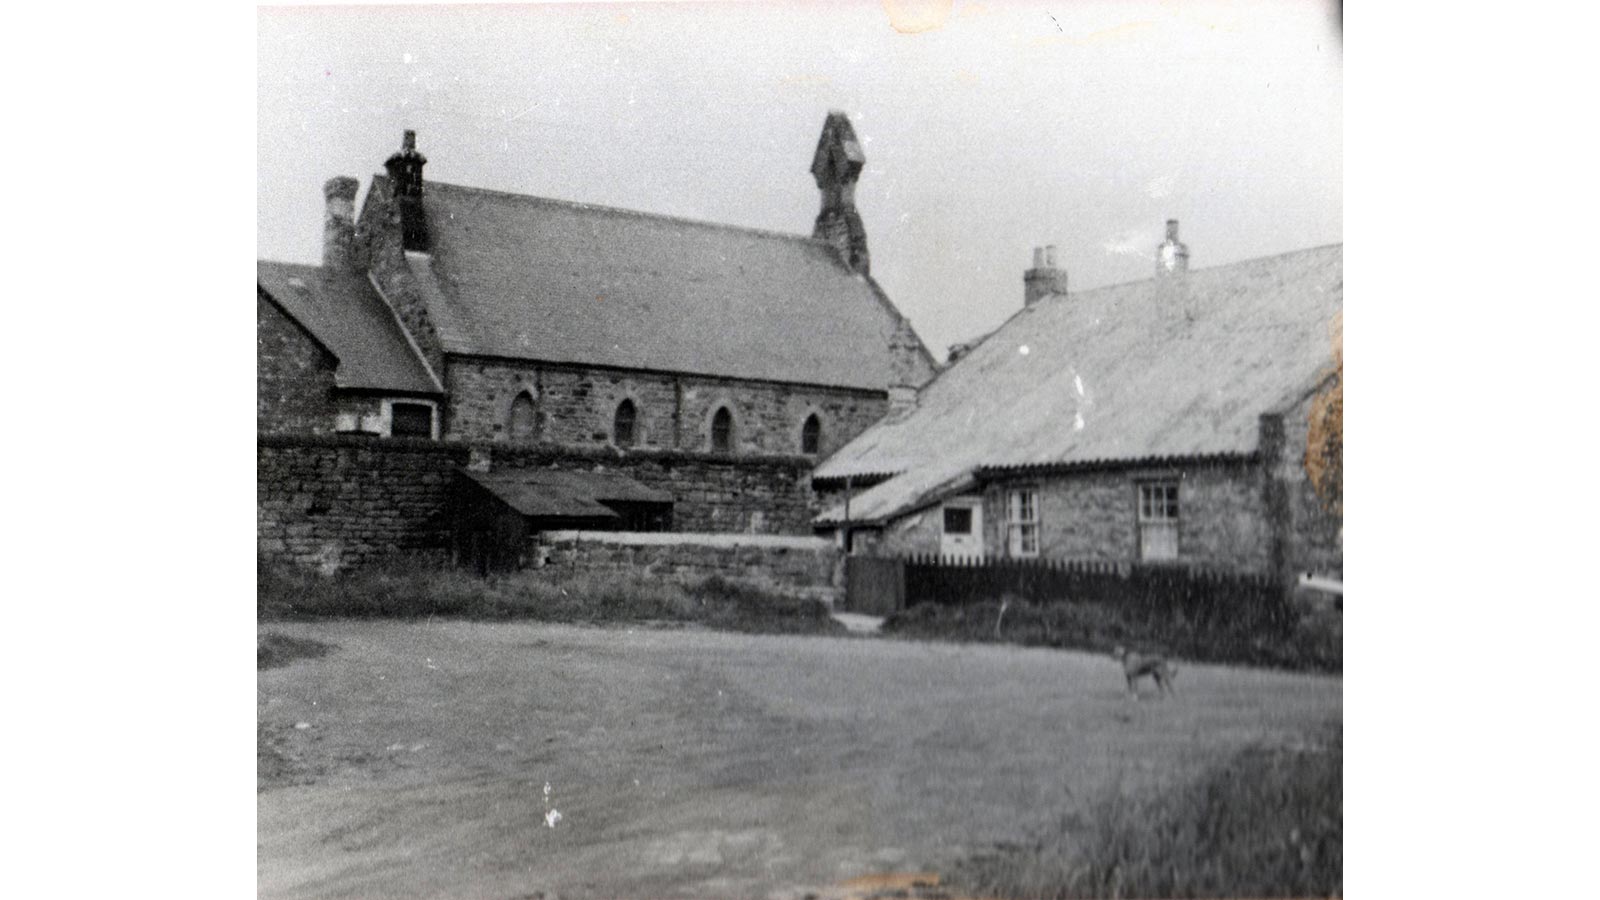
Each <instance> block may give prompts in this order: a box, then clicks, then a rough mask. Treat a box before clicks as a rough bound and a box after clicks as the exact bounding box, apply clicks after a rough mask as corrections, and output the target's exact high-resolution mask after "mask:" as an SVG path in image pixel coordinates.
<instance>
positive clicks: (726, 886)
mask: <svg viewBox="0 0 1600 900" xmlns="http://www.w3.org/2000/svg"><path fill="white" fill-rule="evenodd" d="M266 630H270V631H274V632H278V633H286V634H291V635H295V636H298V637H305V638H313V639H317V640H321V641H325V642H331V643H333V644H336V645H338V648H337V649H336V650H334V651H333V652H332V653H330V654H328V655H327V656H325V657H322V658H320V659H307V660H300V661H297V662H295V663H293V664H292V665H290V666H288V667H286V668H282V669H270V670H264V671H262V672H260V673H259V679H258V690H259V697H258V706H259V717H260V721H261V726H260V727H261V736H262V740H263V745H264V746H266V747H268V748H269V750H268V752H266V753H265V754H264V759H263V763H262V768H261V771H262V772H263V779H264V782H263V783H264V787H263V789H262V790H261V792H260V793H259V795H258V870H259V888H260V896H261V897H263V898H280V897H281V898H291V897H292V898H335V897H338V898H355V897H390V898H420V897H484V898H498V900H507V898H524V897H537V896H540V895H541V892H543V895H544V896H547V897H553V896H559V897H562V898H574V897H612V896H627V897H793V898H799V897H802V896H804V895H805V894H806V893H808V892H816V891H820V890H822V889H823V888H825V887H826V886H828V885H837V884H838V883H839V882H841V881H842V880H845V879H849V878H853V877H856V876H861V875H864V874H871V873H875V872H891V871H898V872H905V871H923V870H933V871H938V870H941V869H944V868H946V867H948V866H949V865H950V863H951V862H952V861H954V860H955V859H958V858H960V857H962V856H964V855H966V854H967V853H968V852H970V851H977V850H981V849H983V848H984V847H986V846H989V845H992V844H994V843H996V842H1004V841H1017V840H1022V839H1025V838H1026V837H1027V836H1028V834H1029V831H1030V829H1032V828H1034V827H1036V826H1039V825H1041V824H1042V823H1045V822H1048V821H1052V820H1054V819H1055V818H1057V817H1059V816H1060V815H1062V814H1063V813H1066V812H1069V811H1071V810H1073V809H1076V808H1081V805H1082V804H1084V803H1085V802H1088V801H1090V800H1092V799H1094V798H1095V797H1097V796H1099V795H1101V794H1102V793H1104V792H1106V791H1110V790H1114V789H1116V788H1117V787H1118V785H1121V786H1123V787H1126V788H1135V787H1139V786H1141V785H1145V784H1148V783H1151V782H1152V781H1156V780H1160V779H1163V778H1168V777H1173V776H1178V775H1182V774H1184V773H1187V772H1190V771H1193V770H1194V769H1195V768H1197V767H1199V766H1201V765H1204V764H1205V763H1206V762H1208V761H1209V760H1212V759H1217V758H1220V757H1222V756H1225V755H1227V754H1228V753H1230V752H1232V751H1233V750H1235V749H1237V748H1239V747H1241V746H1243V745H1245V744H1247V743H1251V742H1255V741H1290V740H1294V739H1295V738H1296V736H1297V735H1299V734H1300V733H1302V732H1304V731H1305V730H1307V729H1309V728H1313V727H1316V726H1317V725H1320V724H1322V723H1325V722H1328V721H1338V720H1339V718H1340V715H1341V713H1340V708H1341V707H1340V703H1341V683H1340V681H1339V680H1338V679H1334V678H1320V677H1310V676H1296V675H1288V674H1281V673H1269V672H1259V671H1247V670H1237V669H1223V668H1216V667H1203V666H1193V665H1185V666H1182V669H1183V670H1182V671H1181V672H1180V674H1179V676H1178V689H1179V691H1180V693H1179V696H1178V697H1177V698H1175V699H1171V700H1166V701H1156V700H1154V699H1151V700H1148V701H1146V702H1142V703H1130V702H1128V701H1127V700H1126V699H1125V697H1124V693H1123V684H1122V679H1121V674H1120V670H1119V668H1118V667H1117V665H1116V664H1115V663H1114V662H1113V661H1111V660H1109V659H1107V658H1100V657H1094V656H1088V655H1084V654H1077V653H1068V652H1061V651H1051V650H1023V649H1015V648H1008V647H996V646H958V645H940V644H915V643H905V642H898V641H890V640H883V639H878V638H866V637H850V638H831V637H830V638H820V637H768V636H751V635H739V634H728V633H720V632H707V631H685V630H665V629H649V628H633V629H628V628H581V627H571V626H556V625H540V624H523V623H517V624H489V623H466V622H432V623H396V622H329V623H292V624H284V623H277V624H273V625H272V626H270V628H268V629H266ZM297 725H298V726H301V727H296V726H297ZM557 814H559V815H557Z"/></svg>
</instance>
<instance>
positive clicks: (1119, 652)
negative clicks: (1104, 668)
mask: <svg viewBox="0 0 1600 900" xmlns="http://www.w3.org/2000/svg"><path fill="white" fill-rule="evenodd" d="M1111 655H1112V656H1114V657H1116V658H1117V659H1118V660H1120V661H1121V662H1122V674H1123V676H1124V677H1126V678H1127V679H1128V693H1129V694H1130V695H1132V697H1133V699H1135V700H1137V699H1139V679H1140V678H1143V677H1144V676H1146V675H1149V676H1150V677H1151V678H1152V679H1154V680H1155V683H1156V693H1157V694H1174V695H1176V693H1177V691H1176V690H1174V689H1173V687H1172V680H1173V678H1175V677H1176V676H1177V674H1178V667H1177V666H1174V665H1173V664H1171V663H1169V662H1167V660H1166V657H1164V656H1154V655H1150V654H1145V653H1134V652H1133V651H1131V650H1127V649H1125V648H1123V647H1118V648H1117V649H1115V650H1113V651H1111Z"/></svg>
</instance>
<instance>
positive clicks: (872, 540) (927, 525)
mask: <svg viewBox="0 0 1600 900" xmlns="http://www.w3.org/2000/svg"><path fill="white" fill-rule="evenodd" d="M943 535H944V512H943V507H941V506H939V505H937V504H936V505H934V506H931V507H929V508H927V509H924V510H922V511H920V512H914V513H912V514H911V515H909V516H902V517H900V518H898V519H895V520H894V521H892V522H889V523H887V524H886V525H884V526H883V527H882V528H863V529H858V530H856V531H854V532H853V535H852V537H851V541H850V546H851V550H852V552H854V553H856V554H857V555H860V556H896V557H902V556H925V555H927V554H930V553H938V552H939V543H940V539H941V538H942V537H943Z"/></svg>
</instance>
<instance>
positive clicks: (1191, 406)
mask: <svg viewBox="0 0 1600 900" xmlns="http://www.w3.org/2000/svg"><path fill="white" fill-rule="evenodd" d="M1342 260H1343V253H1342V247H1341V246H1338V245H1334V246H1327V247H1319V248H1315V249H1310V250H1304V251H1300V252H1296V253H1287V254H1284V255H1281V256H1273V257H1268V258H1263V259H1252V260H1248V261H1245V262H1240V263H1235V264H1232V265H1225V266H1218V267H1215V268H1210V269H1203V270H1197V271H1189V269H1188V249H1187V248H1186V247H1184V246H1183V244H1182V243H1181V242H1179V241H1178V240H1177V223H1176V222H1171V223H1169V230H1168V239H1167V242H1166V243H1165V244H1163V245H1162V247H1161V249H1160V251H1159V253H1158V262H1157V272H1156V275H1155V277H1153V278H1151V279H1149V280H1145V281H1139V282H1134V283H1129V284H1121V285H1116V286H1112V287H1106V288H1100V289H1097V290H1090V291H1081V292H1069V291H1068V290H1067V289H1066V281H1067V278H1066V272H1065V271H1064V270H1062V269H1060V268H1058V267H1057V266H1056V265H1055V260H1054V250H1053V248H1050V249H1048V250H1047V249H1044V248H1041V250H1039V251H1036V253H1035V259H1034V267H1033V268H1032V269H1030V270H1029V271H1028V272H1027V273H1026V274H1025V276H1024V285H1025V306H1024V308H1023V309H1022V310H1020V311H1019V312H1018V313H1017V314H1016V315H1014V316H1013V317H1012V318H1011V319H1010V320H1008V321H1007V322H1006V323H1005V324H1004V325H1002V326H1001V327H1000V328H999V329H997V330H996V331H994V332H993V333H991V334H989V335H987V336H985V337H984V338H983V339H981V340H980V341H978V342H976V343H975V344H973V345H968V346H966V347H964V348H962V352H961V353H960V354H959V357H958V358H957V359H955V360H954V361H953V363H952V365H951V366H950V367H949V368H948V369H946V370H945V371H944V372H942V373H941V374H940V375H939V376H938V377H937V378H936V379H934V380H933V381H932V382H931V383H930V384H928V385H926V386H925V387H923V388H922V389H921V390H920V391H919V392H917V395H916V397H915V402H914V405H913V406H912V408H910V409H909V410H908V411H906V412H904V413H903V414H900V415H893V416H890V417H889V418H887V419H885V420H884V421H882V422H879V423H877V424H876V425H874V426H872V427H871V428H869V429H867V430H866V431H865V432H863V433H862V434H861V435H860V436H858V437H857V438H856V439H855V440H853V441H851V442H850V443H848V444H847V445H845V446H844V447H843V448H841V449H840V450H839V451H838V452H836V453H834V454H833V455H831V456H830V457H829V458H828V459H827V460H826V461H824V462H823V463H822V464H821V465H820V466H818V467H817V469H816V470H815V472H814V474H813V484H814V485H815V486H816V488H817V489H818V490H819V491H821V492H824V493H825V494H826V495H827V496H828V497H830V499H831V502H830V504H829V508H827V509H826V510H825V511H824V512H823V513H822V514H821V515H819V516H818V517H817V519H816V520H815V524H816V525H817V528H818V530H819V531H820V532H827V533H832V534H835V535H837V536H838V538H839V540H840V541H841V542H842V543H844V544H845V545H846V546H847V547H849V548H850V549H851V550H852V552H855V553H858V554H870V555H908V554H929V555H931V554H942V555H945V556H954V557H1006V558H1014V559H1033V558H1037V559H1048V560H1064V561H1084V560H1099V561H1115V562H1120V563H1134V562H1145V563H1165V564H1181V565H1190V566H1202V567H1207V568H1214V569H1225V570H1232V571H1245V572H1258V573H1270V574H1273V575H1277V576H1279V577H1282V578H1288V577H1289V576H1291V575H1292V574H1294V573H1299V572H1306V571H1318V572H1332V573H1338V572H1340V570H1341V569H1342V565H1343V563H1342V553H1343V551H1342V543H1341V538H1340V531H1339V519H1338V516H1337V515H1336V514H1335V512H1334V511H1333V510H1332V509H1330V507H1329V504H1326V503H1324V502H1323V500H1322V498H1319V496H1318V495H1317V492H1316V490H1315V489H1314V488H1313V485H1312V481H1311V479H1310V478H1309V477H1308V475H1307V471H1306V465H1305V461H1306V458H1307V448H1308V443H1309V442H1310V432H1311V419H1312V416H1313V410H1314V409H1315V408H1316V407H1317V404H1318V399H1319V397H1320V396H1321V395H1322V394H1323V393H1324V392H1326V391H1328V390H1330V389H1331V388H1332V386H1333V384H1334V383H1335V380H1336V378H1337V377H1338V375H1337V370H1336V368H1335V354H1336V345H1337V342H1338V340H1339V333H1338V328H1339V322H1340V317H1341V311H1342V305H1343V268H1342V265H1343V263H1342Z"/></svg>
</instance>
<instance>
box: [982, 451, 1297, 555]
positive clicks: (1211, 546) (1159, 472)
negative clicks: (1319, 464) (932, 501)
mask: <svg viewBox="0 0 1600 900" xmlns="http://www.w3.org/2000/svg"><path fill="white" fill-rule="evenodd" d="M1168 480H1170V481H1176V482H1177V483H1178V510H1179V513H1178V559H1177V560H1176V562H1178V563H1180V564H1188V565H1195V566H1204V567H1206V568H1213V569H1223V570H1234V571H1252V572H1264V571H1267V570H1268V569H1269V568H1270V566H1271V529H1270V527H1269V525H1268V520H1267V515H1266V507H1265V504H1264V503H1263V499H1262V484H1263V475H1262V473H1261V470H1260V467H1259V466H1257V465H1255V464H1252V463H1244V462H1239V463H1215V464H1212V463H1208V464H1201V465H1193V464H1191V465H1182V466H1163V467H1152V468H1122V469H1107V470H1099V471H1096V470H1086V471H1080V472H1073V473H1070V474H1057V475H1048V476H1041V477H1039V478H1034V479H1016V480H1008V481H1004V482H995V483H993V484H990V485H989V486H988V487H987V489H986V490H985V492H984V513H983V514H984V541H985V543H986V544H987V547H988V550H989V552H990V553H991V554H993V555H999V556H1003V555H1006V504H1007V495H1008V492H1009V491H1011V490H1014V489H1016V488H1018V487H1024V486H1031V487H1034V488H1036V489H1037V490H1038V492H1039V494H1038V498H1039V500H1038V502H1039V525H1040V528H1039V556H1040V557H1041V558H1045V559H1056V560H1101V561H1115V562H1137V561H1138V560H1139V485H1140V484H1141V483H1142V482H1148V481H1168Z"/></svg>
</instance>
